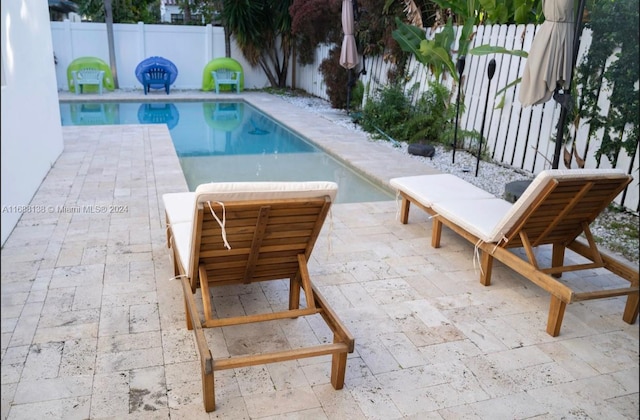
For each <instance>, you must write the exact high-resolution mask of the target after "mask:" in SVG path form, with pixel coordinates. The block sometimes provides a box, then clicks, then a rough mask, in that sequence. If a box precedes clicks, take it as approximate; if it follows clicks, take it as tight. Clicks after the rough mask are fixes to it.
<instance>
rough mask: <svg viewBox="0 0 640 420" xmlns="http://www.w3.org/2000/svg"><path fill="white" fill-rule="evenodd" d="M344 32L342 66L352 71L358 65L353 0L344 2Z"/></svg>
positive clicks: (341, 52)
mask: <svg viewBox="0 0 640 420" xmlns="http://www.w3.org/2000/svg"><path fill="white" fill-rule="evenodd" d="M342 32H344V38H343V40H342V50H341V51H340V65H341V66H342V67H344V68H345V69H347V70H350V69H352V68H354V67H355V66H357V65H358V47H357V46H356V37H355V23H354V16H353V3H352V0H342Z"/></svg>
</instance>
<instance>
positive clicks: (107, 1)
mask: <svg viewBox="0 0 640 420" xmlns="http://www.w3.org/2000/svg"><path fill="white" fill-rule="evenodd" d="M104 21H105V23H106V24H107V43H108V44H109V65H110V66H111V76H112V77H113V86H114V87H115V88H116V89H119V88H120V86H119V85H118V69H117V66H116V49H115V46H114V42H113V8H112V6H111V0H104Z"/></svg>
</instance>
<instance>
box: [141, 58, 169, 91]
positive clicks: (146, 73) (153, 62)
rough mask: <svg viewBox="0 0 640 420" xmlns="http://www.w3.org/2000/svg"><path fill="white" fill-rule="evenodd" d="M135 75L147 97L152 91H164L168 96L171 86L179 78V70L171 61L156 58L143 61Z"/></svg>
mask: <svg viewBox="0 0 640 420" xmlns="http://www.w3.org/2000/svg"><path fill="white" fill-rule="evenodd" d="M135 73H136V78H137V79H138V81H139V82H140V83H141V84H142V86H143V88H144V94H145V95H146V94H147V93H148V92H149V90H150V89H164V90H165V92H167V95H168V94H169V89H170V86H171V85H172V84H173V83H174V82H175V81H176V78H177V77H178V68H177V67H176V65H175V64H173V63H172V62H171V61H170V60H167V59H166V58H164V57H158V56H154V57H149V58H146V59H144V60H142V61H141V62H140V64H138V66H137V67H136V70H135Z"/></svg>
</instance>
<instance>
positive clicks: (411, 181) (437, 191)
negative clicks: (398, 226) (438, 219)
mask: <svg viewBox="0 0 640 420" xmlns="http://www.w3.org/2000/svg"><path fill="white" fill-rule="evenodd" d="M389 183H390V184H391V186H392V187H394V188H396V189H397V190H399V191H402V192H403V193H405V194H407V195H409V196H410V197H412V198H413V199H414V200H415V201H417V202H418V203H420V204H422V205H423V206H425V207H432V206H433V204H434V203H437V202H440V201H448V200H477V199H488V198H495V196H494V195H493V194H491V193H489V192H487V191H485V190H483V189H482V188H478V187H476V186H475V185H473V184H470V183H469V182H467V181H465V180H463V179H462V178H458V177H457V176H455V175H451V174H434V175H416V176H406V177H400V178H392V179H390V180H389Z"/></svg>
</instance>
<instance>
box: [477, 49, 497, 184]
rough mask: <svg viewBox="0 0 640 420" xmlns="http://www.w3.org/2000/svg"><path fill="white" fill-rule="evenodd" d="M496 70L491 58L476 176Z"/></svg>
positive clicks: (493, 60) (494, 62) (494, 61)
mask: <svg viewBox="0 0 640 420" xmlns="http://www.w3.org/2000/svg"><path fill="white" fill-rule="evenodd" d="M495 72H496V60H495V59H493V58H492V59H491V61H489V67H488V68H487V76H488V77H489V83H488V84H487V97H486V99H485V101H484V116H483V117H482V126H481V127H480V141H479V142H478V158H477V160H476V177H477V176H478V169H479V168H480V155H481V154H482V137H483V136H484V123H485V121H486V119H487V107H488V105H489V93H490V91H491V79H493V75H494V73H495Z"/></svg>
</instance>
